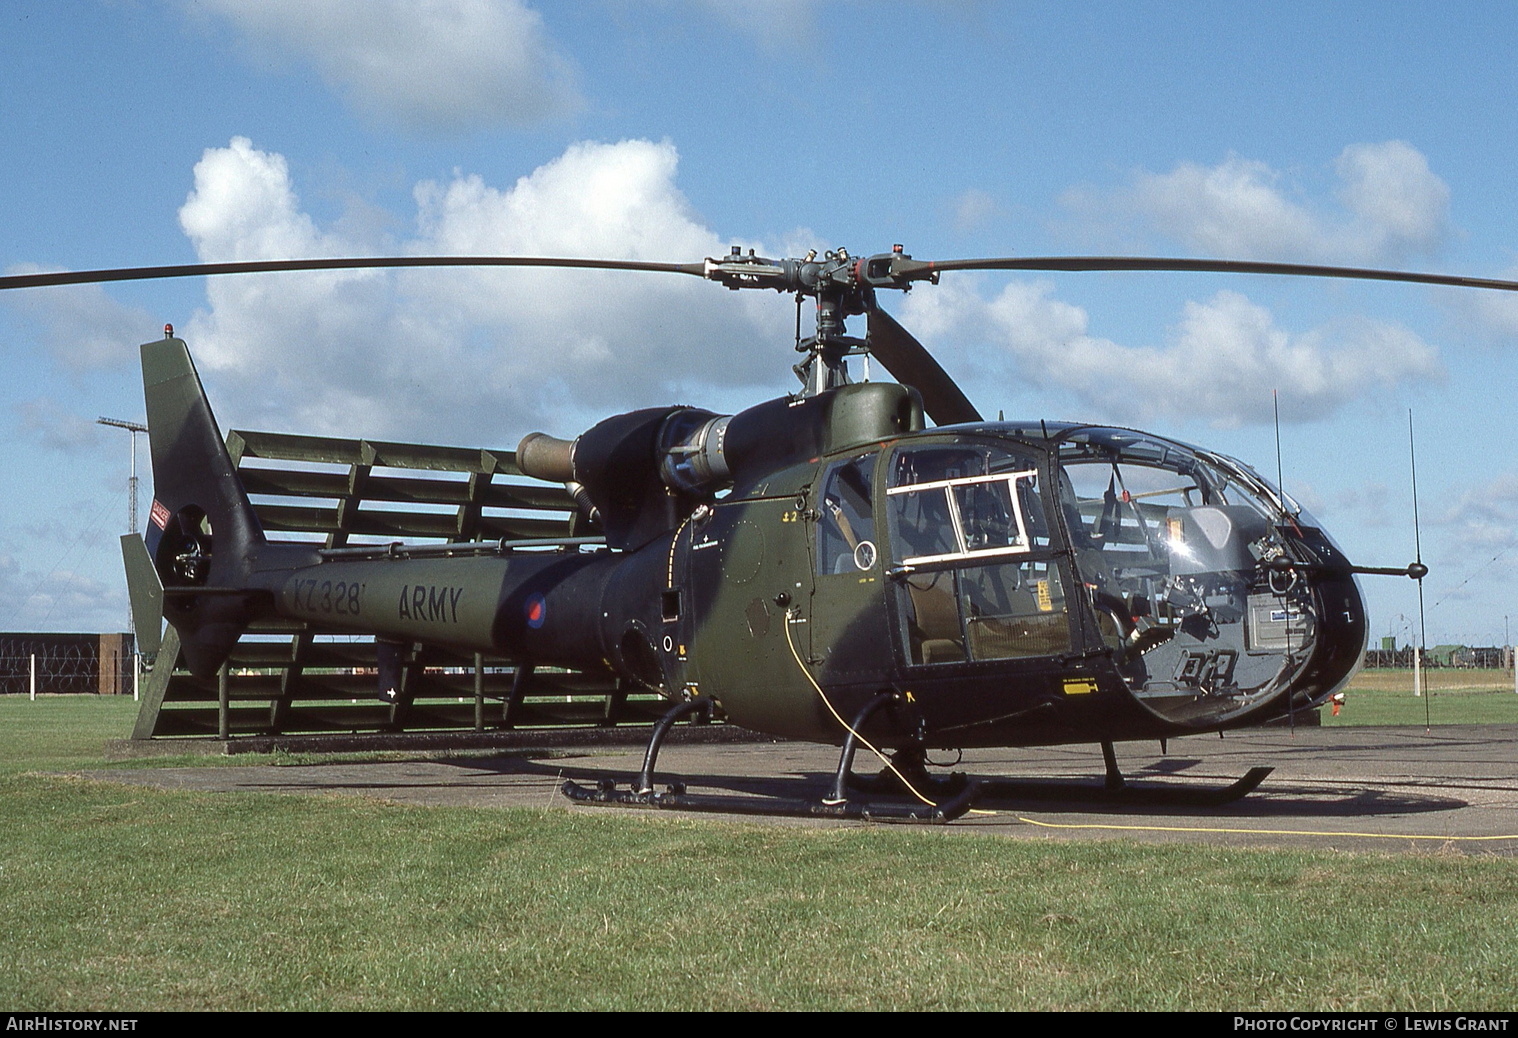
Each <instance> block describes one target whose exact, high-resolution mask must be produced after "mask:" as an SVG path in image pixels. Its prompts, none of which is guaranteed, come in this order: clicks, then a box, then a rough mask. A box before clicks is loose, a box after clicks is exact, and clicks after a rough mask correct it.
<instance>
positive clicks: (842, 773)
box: [822, 690, 901, 804]
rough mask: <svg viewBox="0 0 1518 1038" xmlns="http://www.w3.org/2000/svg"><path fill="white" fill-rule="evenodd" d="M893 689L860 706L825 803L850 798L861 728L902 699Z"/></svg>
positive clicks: (839, 801) (838, 801) (845, 740)
mask: <svg viewBox="0 0 1518 1038" xmlns="http://www.w3.org/2000/svg"><path fill="white" fill-rule="evenodd" d="M900 698H901V697H900V695H898V694H897V693H896V692H893V691H889V690H887V691H885V692H880V693H877V694H876V695H875V697H874V698H872V699H871V700H870V701H869V702H868V703H866V704H865V705H864V706H863V707H861V708H860V710H859V713H857V714H855V715H854V720H853V722H852V723H851V724H850V725H849V735H848V738H846V739H844V740H843V752H842V753H840V754H839V755H838V777H837V778H836V779H835V780H834V781H833V791H832V792H831V793H830V794H828V796H827V797H825V798H824V799H823V801H822V802H823V803H824V804H841V803H843V802H844V801H846V800H848V798H849V792H848V787H849V772H850V771H852V770H853V768H854V753H855V751H857V750H858V749H859V730H860V729H861V728H863V727H864V726H865V724H867V723H868V722H869V720H870V718H871V717H872V716H874V714H875V711H877V710H879V709H880V708H881V707H883V706H886V705H888V704H890V703H894V702H896V701H897V700H898V699H900Z"/></svg>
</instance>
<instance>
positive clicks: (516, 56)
mask: <svg viewBox="0 0 1518 1038" xmlns="http://www.w3.org/2000/svg"><path fill="white" fill-rule="evenodd" d="M201 3H202V6H203V7H204V8H206V9H209V10H211V11H214V12H216V13H218V14H221V15H222V16H224V17H225V18H227V19H228V20H229V21H231V22H232V23H233V24H234V25H235V26H236V27H237V29H238V30H239V31H240V32H242V33H243V34H244V35H245V36H246V37H247V38H248V40H249V41H250V42H251V43H253V44H254V45H256V46H259V47H263V48H269V49H272V50H274V51H275V52H289V53H293V54H296V55H298V56H300V57H301V58H304V59H305V60H307V61H309V62H311V64H312V65H314V66H315V67H316V69H317V70H318V71H319V72H320V73H321V75H322V77H323V78H324V79H325V80H326V81H327V82H328V84H329V85H331V86H333V87H335V88H336V89H338V90H339V91H340V92H341V93H342V94H343V95H344V97H345V98H346V99H347V101H348V103H349V104H350V105H352V107H353V108H355V109H356V110H357V111H359V112H360V113H361V114H363V115H364V116H366V117H367V118H369V119H372V120H374V121H376V122H382V123H390V124H398V125H400V126H403V127H406V128H408V129H411V130H416V131H420V132H424V133H449V132H457V131H464V130H470V129H474V128H478V127H487V126H499V125H511V126H527V125H531V124H534V123H537V122H541V121H543V120H546V119H553V118H557V117H560V116H563V115H566V114H568V113H570V112H573V111H574V110H576V109H577V108H579V107H580V104H581V102H580V96H579V93H578V90H577V88H576V86H575V75H574V70H573V67H572V66H571V64H570V62H569V61H568V59H566V58H565V57H563V56H562V55H561V54H559V52H558V51H557V50H556V49H555V48H554V46H553V43H552V41H551V40H550V39H549V38H548V34H547V32H546V31H545V30H544V28H543V19H542V16H541V15H539V14H538V13H537V12H536V11H533V10H531V9H530V8H528V7H527V6H526V5H525V4H523V3H521V2H520V0H201Z"/></svg>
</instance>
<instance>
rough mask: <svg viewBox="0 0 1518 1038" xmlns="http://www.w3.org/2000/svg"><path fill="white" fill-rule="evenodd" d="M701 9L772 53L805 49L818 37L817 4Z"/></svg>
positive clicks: (704, 1)
mask: <svg viewBox="0 0 1518 1038" xmlns="http://www.w3.org/2000/svg"><path fill="white" fill-rule="evenodd" d="M700 6H701V7H702V8H703V9H704V10H705V11H706V13H707V14H708V15H709V16H710V17H713V18H715V19H717V20H718V21H720V22H722V23H723V24H725V25H726V26H727V27H728V28H729V29H732V30H733V31H735V32H739V33H742V34H743V35H745V36H748V37H749V38H750V39H752V40H753V41H754V42H755V43H757V44H759V46H761V47H762V48H764V49H765V50H768V51H779V50H787V49H794V48H798V47H805V46H808V45H810V44H812V43H813V42H814V41H815V39H816V36H817V16H816V10H817V4H816V3H815V2H814V0H765V2H764V3H757V4H742V3H740V4H735V3H732V2H731V0H701V3H700Z"/></svg>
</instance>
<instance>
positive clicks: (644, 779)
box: [633, 697, 712, 796]
mask: <svg viewBox="0 0 1518 1038" xmlns="http://www.w3.org/2000/svg"><path fill="white" fill-rule="evenodd" d="M693 713H695V714H700V715H701V720H702V721H703V722H706V721H710V720H711V719H712V701H711V700H710V699H707V698H705V697H702V698H700V699H691V700H688V701H687V702H684V703H677V704H675V706H673V707H671V708H670V709H669V710H666V711H665V712H664V716H663V717H661V718H659V720H658V721H657V722H656V723H655V724H654V733H653V735H651V736H649V738H648V749H647V750H645V751H644V752H643V770H642V771H640V772H638V784H637V786H636V787H634V789H633V792H635V793H636V794H638V795H639V796H645V795H647V794H649V793H652V792H653V791H654V761H656V760H658V758H659V747H660V746H662V745H663V744H664V737H665V736H666V735H668V734H669V730H670V729H671V728H673V727H674V725H675V722H676V721H678V720H680V718H682V717H684V716H685V715H686V714H693Z"/></svg>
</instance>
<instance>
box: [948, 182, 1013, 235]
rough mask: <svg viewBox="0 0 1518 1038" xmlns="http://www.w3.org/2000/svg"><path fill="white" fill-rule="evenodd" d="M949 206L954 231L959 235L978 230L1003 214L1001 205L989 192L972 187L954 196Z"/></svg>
mask: <svg viewBox="0 0 1518 1038" xmlns="http://www.w3.org/2000/svg"><path fill="white" fill-rule="evenodd" d="M951 206H952V208H953V211H954V229H955V230H956V231H960V232H961V233H963V232H966V231H975V230H980V229H981V228H982V227H985V226H986V225H988V224H989V223H991V222H992V221H993V220H995V219H996V218H997V217H999V216H1001V215H1002V213H1003V209H1002V205H1001V203H1000V202H998V201H997V200H996V198H995V197H994V196H992V195H991V193H990V192H988V191H982V190H980V189H979V188H973V187H972V188H967V189H966V190H964V191H961V192H960V193H959V194H957V195H955V196H954V198H953V200H952V202H951Z"/></svg>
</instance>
